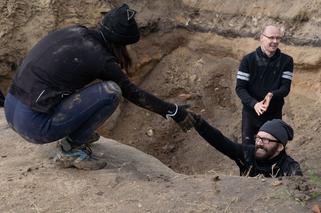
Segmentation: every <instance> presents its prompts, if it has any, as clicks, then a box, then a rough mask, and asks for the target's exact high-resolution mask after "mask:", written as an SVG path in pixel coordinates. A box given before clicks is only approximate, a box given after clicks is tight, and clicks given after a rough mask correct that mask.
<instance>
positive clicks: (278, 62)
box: [236, 47, 293, 115]
mask: <svg viewBox="0 0 321 213" xmlns="http://www.w3.org/2000/svg"><path fill="white" fill-rule="evenodd" d="M292 78H293V59H292V57H291V56H289V55H286V54H284V53H281V51H280V49H277V51H276V52H275V54H274V55H273V56H272V57H271V58H269V57H267V56H266V55H265V54H264V53H263V52H262V50H261V47H258V48H257V49H256V50H255V51H254V52H252V53H250V54H248V55H246V56H245V57H244V58H243V59H242V61H241V64H240V67H239V71H238V72H237V82H236V93H237V95H238V96H239V97H240V99H241V101H242V104H243V109H244V110H246V111H248V112H252V113H255V111H254V105H255V104H256V103H257V102H260V101H262V100H263V99H264V97H265V95H266V94H267V93H268V92H272V93H273V98H272V100H271V102H270V106H269V108H268V110H267V111H266V113H265V114H266V115H274V114H280V113H281V112H282V108H283V105H284V97H285V96H287V95H288V94H289V92H290V87H291V82H292Z"/></svg>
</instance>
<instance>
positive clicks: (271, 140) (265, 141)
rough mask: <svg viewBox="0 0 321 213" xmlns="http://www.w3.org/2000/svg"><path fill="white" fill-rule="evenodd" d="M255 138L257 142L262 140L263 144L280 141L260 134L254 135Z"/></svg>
mask: <svg viewBox="0 0 321 213" xmlns="http://www.w3.org/2000/svg"><path fill="white" fill-rule="evenodd" d="M254 140H255V142H258V141H262V143H263V144H269V143H270V142H279V141H278V140H273V139H269V138H262V137H260V136H258V135H255V136H254Z"/></svg>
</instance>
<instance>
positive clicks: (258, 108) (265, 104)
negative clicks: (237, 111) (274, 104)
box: [254, 92, 273, 116]
mask: <svg viewBox="0 0 321 213" xmlns="http://www.w3.org/2000/svg"><path fill="white" fill-rule="evenodd" d="M272 96H273V94H272V93H271V92H269V93H267V94H266V96H265V97H264V99H263V100H262V101H260V102H257V103H256V104H255V105H254V110H255V112H256V114H257V115H258V116H260V115H262V114H263V113H264V112H266V110H267V109H268V108H269V105H270V101H271V99H272Z"/></svg>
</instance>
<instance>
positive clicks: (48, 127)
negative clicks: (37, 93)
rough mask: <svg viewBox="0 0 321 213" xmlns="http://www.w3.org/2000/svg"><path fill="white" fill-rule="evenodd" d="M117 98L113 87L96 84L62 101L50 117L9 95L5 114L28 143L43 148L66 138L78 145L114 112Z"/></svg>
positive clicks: (115, 86) (101, 83) (114, 85)
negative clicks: (42, 146)
mask: <svg viewBox="0 0 321 213" xmlns="http://www.w3.org/2000/svg"><path fill="white" fill-rule="evenodd" d="M120 98H121V90H120V88H119V87H118V85H117V84H116V83H114V82H112V81H108V82H99V83H95V84H93V85H90V86H88V87H85V88H83V89H82V90H80V91H79V92H77V93H74V94H72V95H70V96H68V97H66V98H64V99H63V101H62V102H61V103H60V104H59V105H57V106H56V108H55V110H54V113H53V114H45V113H40V112H35V111H33V110H31V109H30V107H29V106H26V105H25V104H23V103H21V102H20V101H19V100H18V99H17V98H16V97H15V96H13V95H12V94H10V93H9V94H8V95H7V97H6V100H5V114H6V119H7V121H8V123H9V125H10V126H11V127H12V128H13V129H14V130H15V131H16V132H17V133H18V134H19V135H21V136H22V137H23V138H25V139H26V140H27V141H29V142H32V143H37V144H44V143H50V142H53V141H56V140H59V139H61V138H63V137H66V136H68V137H69V138H70V139H72V141H73V143H75V144H78V145H81V144H83V143H85V141H86V139H87V138H88V137H89V136H90V135H91V134H93V132H94V131H95V130H96V129H97V128H98V127H99V126H100V125H102V124H103V123H104V122H105V121H106V120H107V118H108V117H109V116H110V115H111V114H112V113H113V112H114V111H115V110H116V108H117V106H118V104H119V101H120Z"/></svg>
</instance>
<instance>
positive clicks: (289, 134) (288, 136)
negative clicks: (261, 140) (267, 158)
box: [259, 119, 293, 146]
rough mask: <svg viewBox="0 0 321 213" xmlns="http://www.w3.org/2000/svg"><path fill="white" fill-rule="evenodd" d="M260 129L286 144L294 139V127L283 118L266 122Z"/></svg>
mask: <svg viewBox="0 0 321 213" xmlns="http://www.w3.org/2000/svg"><path fill="white" fill-rule="evenodd" d="M259 131H263V132H267V133H269V134H271V135H273V137H275V138H276V139H277V140H278V141H279V143H281V144H283V145H284V146H285V145H286V144H287V142H288V140H289V141H290V140H292V139H293V129H292V127H290V126H289V125H288V124H287V123H285V122H284V121H282V120H281V119H273V120H270V121H267V122H265V123H264V124H263V125H262V126H261V128H260V129H259Z"/></svg>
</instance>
